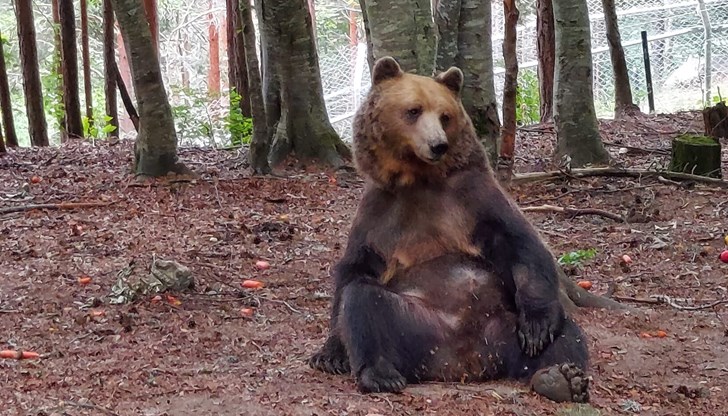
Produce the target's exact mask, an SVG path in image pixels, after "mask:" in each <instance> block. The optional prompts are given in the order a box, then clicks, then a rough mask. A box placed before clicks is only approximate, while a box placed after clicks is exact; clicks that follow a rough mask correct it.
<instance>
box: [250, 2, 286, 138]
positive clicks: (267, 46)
mask: <svg viewBox="0 0 728 416" xmlns="http://www.w3.org/2000/svg"><path fill="white" fill-rule="evenodd" d="M255 11H256V15H257V18H258V21H259V22H262V24H261V29H260V49H261V51H260V71H261V76H262V82H263V101H264V102H265V120H266V129H267V131H268V140H269V141H272V139H273V134H274V132H275V131H276V127H277V125H278V121H279V120H280V118H281V83H280V79H279V78H280V77H279V72H280V70H279V68H278V65H277V64H276V57H275V54H274V53H273V52H274V51H275V50H276V48H277V46H276V45H277V42H278V39H277V37H278V34H277V30H278V29H277V27H276V26H275V25H274V24H273V23H272V22H271V21H270V19H271V18H272V13H271V10H270V8H269V7H267V3H266V2H265V0H262V1H261V2H260V3H257V5H256V7H255Z"/></svg>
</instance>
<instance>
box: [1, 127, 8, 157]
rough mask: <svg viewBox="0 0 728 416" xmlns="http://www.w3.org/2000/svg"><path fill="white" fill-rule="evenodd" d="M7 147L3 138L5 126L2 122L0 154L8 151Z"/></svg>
mask: <svg viewBox="0 0 728 416" xmlns="http://www.w3.org/2000/svg"><path fill="white" fill-rule="evenodd" d="M6 152H7V149H6V148H5V139H4V138H3V126H2V123H0V154H3V153H6Z"/></svg>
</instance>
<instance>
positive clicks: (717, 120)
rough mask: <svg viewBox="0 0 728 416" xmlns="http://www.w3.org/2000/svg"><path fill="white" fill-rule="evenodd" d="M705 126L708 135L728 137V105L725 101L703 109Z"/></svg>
mask: <svg viewBox="0 0 728 416" xmlns="http://www.w3.org/2000/svg"><path fill="white" fill-rule="evenodd" d="M703 126H704V128H705V135H706V136H712V137H716V138H717V137H722V138H724V139H728V107H726V105H725V101H721V102H719V103H718V104H716V105H714V106H713V107H706V108H704V109H703Z"/></svg>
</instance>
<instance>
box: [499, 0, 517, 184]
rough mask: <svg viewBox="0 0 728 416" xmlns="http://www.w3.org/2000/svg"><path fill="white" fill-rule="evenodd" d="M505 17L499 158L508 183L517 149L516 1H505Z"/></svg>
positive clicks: (501, 172) (502, 179) (500, 166)
mask: <svg viewBox="0 0 728 416" xmlns="http://www.w3.org/2000/svg"><path fill="white" fill-rule="evenodd" d="M503 15H504V16H505V27H504V33H505V36H504V37H503V60H504V61H505V65H506V73H505V77H504V78H505V79H504V81H503V133H502V134H501V139H502V144H501V151H500V157H499V158H498V159H499V160H498V162H499V163H498V179H499V180H500V181H501V182H504V183H507V182H508V181H510V179H511V174H512V173H513V157H514V153H515V147H516V92H517V89H518V56H517V55H516V44H517V37H518V34H517V25H518V15H519V13H518V8H517V7H516V1H515V0H503Z"/></svg>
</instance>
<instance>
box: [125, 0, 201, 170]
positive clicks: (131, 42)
mask: <svg viewBox="0 0 728 416" xmlns="http://www.w3.org/2000/svg"><path fill="white" fill-rule="evenodd" d="M111 3H112V5H113V6H114V12H115V14H116V18H117V20H118V21H119V27H120V29H121V34H122V36H123V39H124V43H125V46H126V50H127V52H128V53H129V57H130V63H131V68H132V71H131V72H132V78H133V81H134V91H135V93H136V97H137V101H138V107H139V134H138V135H137V139H136V144H135V149H134V156H135V157H134V171H135V172H136V173H137V174H138V175H144V176H162V175H165V174H167V173H169V172H177V173H188V172H189V171H188V170H187V169H186V167H185V166H184V165H183V164H182V163H180V162H179V161H178V160H177V133H176V131H175V127H174V120H173V118H172V108H171V106H170V105H169V101H168V99H167V93H166V91H165V89H164V83H163V80H162V74H161V70H160V67H159V59H158V58H157V53H156V51H155V50H154V43H153V40H152V32H151V31H150V25H149V24H148V23H147V22H146V20H145V12H144V9H143V8H142V5H141V3H140V2H139V0H112V2H111Z"/></svg>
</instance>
